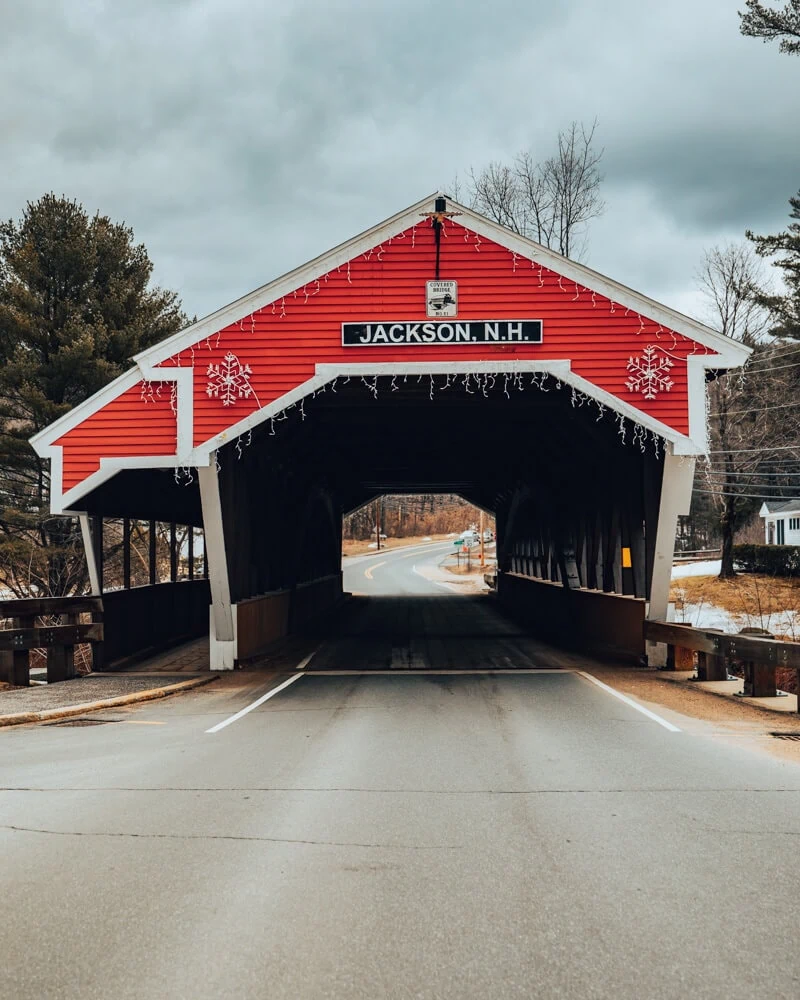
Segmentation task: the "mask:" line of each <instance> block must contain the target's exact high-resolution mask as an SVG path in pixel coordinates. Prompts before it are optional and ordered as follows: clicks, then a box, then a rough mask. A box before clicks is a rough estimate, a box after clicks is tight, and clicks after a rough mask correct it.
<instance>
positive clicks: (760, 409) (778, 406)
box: [709, 403, 798, 417]
mask: <svg viewBox="0 0 800 1000" xmlns="http://www.w3.org/2000/svg"><path fill="white" fill-rule="evenodd" d="M790 407H795V408H797V407H798V404H797V403H776V404H775V406H760V407H756V409H749V410H726V411H725V412H724V413H722V412H721V411H717V412H716V413H709V417H735V416H737V415H739V414H742V413H767V412H768V411H769V410H788V409H789V408H790Z"/></svg>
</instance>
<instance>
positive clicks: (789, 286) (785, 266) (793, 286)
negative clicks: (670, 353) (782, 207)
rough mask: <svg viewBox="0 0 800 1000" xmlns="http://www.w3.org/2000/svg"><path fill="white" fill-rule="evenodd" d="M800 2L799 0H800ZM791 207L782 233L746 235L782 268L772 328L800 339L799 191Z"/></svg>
mask: <svg viewBox="0 0 800 1000" xmlns="http://www.w3.org/2000/svg"><path fill="white" fill-rule="evenodd" d="M799 2H800V0H799ZM789 204H790V205H791V207H792V211H791V213H790V216H789V218H791V219H794V220H796V221H794V222H790V223H789V225H788V226H787V228H786V229H785V230H784V232H782V233H778V234H777V235H776V236H756V235H754V234H753V233H751V232H750V231H748V233H747V238H748V239H749V240H752V241H753V243H754V244H755V247H756V252H757V253H758V255H759V256H760V257H767V258H773V257H774V258H775V260H774V261H773V263H774V264H775V266H776V267H778V268H780V269H781V271H782V272H783V280H784V282H785V283H786V291H787V294H786V295H769V296H762V300H763V303H764V305H766V306H767V307H768V308H769V309H770V311H771V313H772V314H773V316H774V317H775V327H774V328H773V330H772V332H773V333H774V334H775V335H776V336H778V337H792V338H794V339H796V340H800V191H798V193H797V195H796V196H795V197H794V198H790V199H789Z"/></svg>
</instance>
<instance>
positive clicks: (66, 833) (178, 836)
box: [0, 823, 463, 851]
mask: <svg viewBox="0 0 800 1000" xmlns="http://www.w3.org/2000/svg"><path fill="white" fill-rule="evenodd" d="M0 830H11V831H13V832H14V833H41V834H46V835H48V836H53V837H124V838H131V839H134V840H234V841H247V842H253V843H266V844H303V845H310V846H314V847H368V848H373V847H377V848H381V849H383V850H388V851H391V850H397V851H460V850H463V844H435V845H429V844H374V843H360V842H358V841H348V840H303V839H299V838H296V837H260V836H258V837H257V836H246V835H238V834H227V833H208V834H206V833H125V832H123V831H95V830H47V829H44V828H42V827H35V826H16V825H14V824H11V823H3V824H2V825H0Z"/></svg>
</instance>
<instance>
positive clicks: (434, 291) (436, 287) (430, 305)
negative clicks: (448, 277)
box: [425, 281, 458, 316]
mask: <svg viewBox="0 0 800 1000" xmlns="http://www.w3.org/2000/svg"><path fill="white" fill-rule="evenodd" d="M425 306H426V309H427V314H428V316H457V315H458V284H457V282H455V281H426V282H425Z"/></svg>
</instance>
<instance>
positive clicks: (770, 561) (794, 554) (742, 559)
mask: <svg viewBox="0 0 800 1000" xmlns="http://www.w3.org/2000/svg"><path fill="white" fill-rule="evenodd" d="M733 561H734V562H735V563H736V565H737V566H739V567H740V568H741V569H743V570H744V571H745V572H746V573H766V574H767V575H768V576H800V545H734V547H733Z"/></svg>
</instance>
